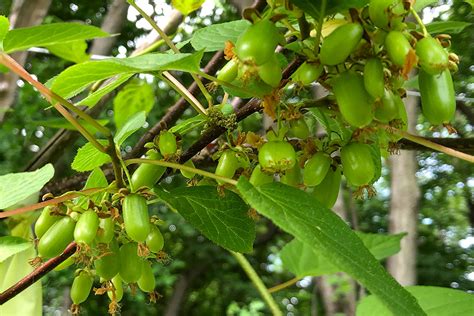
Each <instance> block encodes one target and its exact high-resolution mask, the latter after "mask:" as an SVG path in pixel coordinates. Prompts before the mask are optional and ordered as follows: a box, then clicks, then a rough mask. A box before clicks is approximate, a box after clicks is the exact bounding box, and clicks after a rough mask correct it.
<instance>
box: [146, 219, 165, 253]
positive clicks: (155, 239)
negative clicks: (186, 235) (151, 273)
mask: <svg viewBox="0 0 474 316" xmlns="http://www.w3.org/2000/svg"><path fill="white" fill-rule="evenodd" d="M164 244H165V241H164V239H163V234H161V231H160V229H159V228H158V227H156V226H155V225H152V226H151V230H150V233H149V234H148V236H147V237H146V246H147V247H148V249H150V251H151V252H154V253H157V252H159V251H161V249H163V246H164Z"/></svg>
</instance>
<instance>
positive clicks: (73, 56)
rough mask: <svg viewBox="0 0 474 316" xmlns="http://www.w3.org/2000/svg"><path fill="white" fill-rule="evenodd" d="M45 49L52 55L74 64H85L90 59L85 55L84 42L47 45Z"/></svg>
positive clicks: (85, 46)
mask: <svg viewBox="0 0 474 316" xmlns="http://www.w3.org/2000/svg"><path fill="white" fill-rule="evenodd" d="M46 48H47V49H48V50H49V51H50V52H51V53H53V54H54V55H56V56H58V57H61V58H62V59H65V60H69V61H72V62H74V63H76V64H78V63H82V62H85V61H87V60H89V58H90V57H89V55H88V54H87V53H86V50H87V43H86V41H84V40H78V41H72V42H66V43H59V44H55V45H49V46H46Z"/></svg>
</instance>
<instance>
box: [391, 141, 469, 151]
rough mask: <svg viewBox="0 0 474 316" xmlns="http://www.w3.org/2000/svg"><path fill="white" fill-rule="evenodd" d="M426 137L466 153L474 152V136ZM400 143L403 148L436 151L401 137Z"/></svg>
mask: <svg viewBox="0 0 474 316" xmlns="http://www.w3.org/2000/svg"><path fill="white" fill-rule="evenodd" d="M424 139H426V140H429V141H430V142H433V143H436V144H439V145H443V146H445V147H448V148H451V149H456V150H458V151H461V152H463V153H466V154H474V138H436V137H424ZM398 144H399V145H400V146H401V149H404V150H422V151H435V150H433V149H430V148H427V147H425V146H422V145H420V144H417V143H414V142H412V141H409V140H407V139H401V140H400V141H398Z"/></svg>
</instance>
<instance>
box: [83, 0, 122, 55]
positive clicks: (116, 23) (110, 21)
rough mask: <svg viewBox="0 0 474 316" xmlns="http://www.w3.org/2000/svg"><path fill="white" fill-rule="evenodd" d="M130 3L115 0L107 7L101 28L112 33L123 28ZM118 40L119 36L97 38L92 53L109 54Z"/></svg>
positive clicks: (93, 43)
mask: <svg viewBox="0 0 474 316" xmlns="http://www.w3.org/2000/svg"><path fill="white" fill-rule="evenodd" d="M127 9H128V3H127V2H126V1H125V0H114V1H113V2H112V3H111V4H110V5H109V7H108V8H107V14H106V15H105V17H104V20H103V21H102V25H101V27H100V28H101V29H102V30H103V31H105V32H108V33H110V34H117V33H119V32H120V31H121V30H122V27H123V23H124V22H125V21H126V19H127ZM116 41H117V37H115V36H111V37H104V38H96V39H95V40H94V41H93V42H92V47H91V50H90V54H91V55H108V54H110V52H111V51H112V47H113V46H114V44H115V42H116Z"/></svg>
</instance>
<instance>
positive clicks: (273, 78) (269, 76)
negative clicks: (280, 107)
mask: <svg viewBox="0 0 474 316" xmlns="http://www.w3.org/2000/svg"><path fill="white" fill-rule="evenodd" d="M258 76H259V77H260V79H262V81H263V82H265V83H266V84H268V85H270V86H272V87H273V88H276V87H278V85H279V84H280V81H281V78H282V72H281V67H280V64H279V62H278V58H277V57H276V54H273V56H272V57H271V58H270V60H269V61H267V62H266V63H264V64H263V65H261V66H259V67H258Z"/></svg>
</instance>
